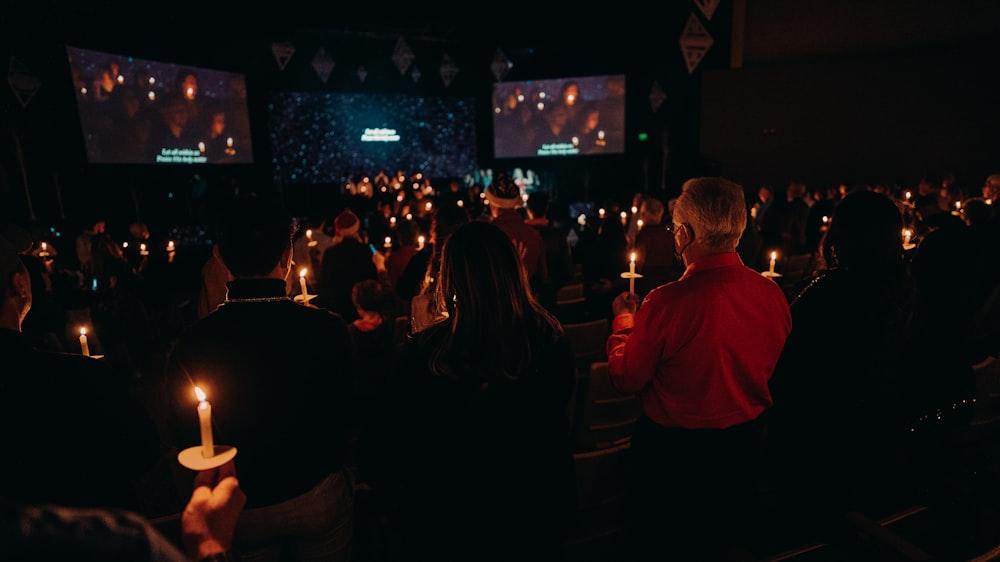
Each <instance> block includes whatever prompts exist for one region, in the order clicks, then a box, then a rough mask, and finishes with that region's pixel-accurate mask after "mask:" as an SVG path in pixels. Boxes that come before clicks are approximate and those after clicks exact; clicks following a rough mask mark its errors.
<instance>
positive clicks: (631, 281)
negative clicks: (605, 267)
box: [628, 252, 635, 293]
mask: <svg viewBox="0 0 1000 562" xmlns="http://www.w3.org/2000/svg"><path fill="white" fill-rule="evenodd" d="M628 292H630V293H634V292H635V252H632V255H631V256H629V260H628Z"/></svg>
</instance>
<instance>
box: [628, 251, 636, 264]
mask: <svg viewBox="0 0 1000 562" xmlns="http://www.w3.org/2000/svg"><path fill="white" fill-rule="evenodd" d="M629 261H631V262H633V263H635V252H632V256H631V257H630V258H629Z"/></svg>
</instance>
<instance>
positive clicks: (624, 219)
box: [618, 211, 628, 226]
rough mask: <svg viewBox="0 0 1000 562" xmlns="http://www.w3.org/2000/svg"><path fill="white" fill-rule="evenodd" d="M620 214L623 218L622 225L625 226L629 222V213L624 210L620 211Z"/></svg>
mask: <svg viewBox="0 0 1000 562" xmlns="http://www.w3.org/2000/svg"><path fill="white" fill-rule="evenodd" d="M618 216H619V217H621V219H622V226H625V225H626V224H628V213H626V212H625V211H622V212H620V213H618Z"/></svg>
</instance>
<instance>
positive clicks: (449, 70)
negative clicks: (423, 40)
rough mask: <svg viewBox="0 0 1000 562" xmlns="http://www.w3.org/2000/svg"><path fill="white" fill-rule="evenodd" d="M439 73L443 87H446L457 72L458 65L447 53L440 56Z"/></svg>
mask: <svg viewBox="0 0 1000 562" xmlns="http://www.w3.org/2000/svg"><path fill="white" fill-rule="evenodd" d="M438 72H440V73H441V81H442V82H444V87H445V88H447V87H448V86H451V81H452V80H454V79H455V75H456V74H458V65H456V64H455V63H454V62H452V60H451V57H449V56H448V54H447V53H445V55H444V56H443V57H441V67H440V68H439V69H438Z"/></svg>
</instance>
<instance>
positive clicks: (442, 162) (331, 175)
mask: <svg viewBox="0 0 1000 562" xmlns="http://www.w3.org/2000/svg"><path fill="white" fill-rule="evenodd" d="M269 127H270V131H271V148H272V150H273V154H274V171H275V175H276V176H277V177H278V178H279V179H280V180H281V181H282V182H284V183H286V184H299V183H306V184H322V183H343V182H345V181H349V180H356V179H359V178H361V177H364V176H374V175H375V174H377V173H378V172H379V171H380V170H384V171H386V172H388V173H390V174H391V173H393V172H395V171H396V170H404V171H406V172H407V173H415V172H421V173H423V175H424V176H426V177H432V178H450V177H463V176H465V175H466V174H471V173H474V172H475V170H476V167H477V151H476V115H475V104H474V103H473V100H472V99H471V98H452V97H418V96H408V95H396V94H375V93H365V94H359V93H321V92H290V93H280V94H277V95H276V97H275V99H274V101H273V103H272V104H271V105H270V106H269Z"/></svg>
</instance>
